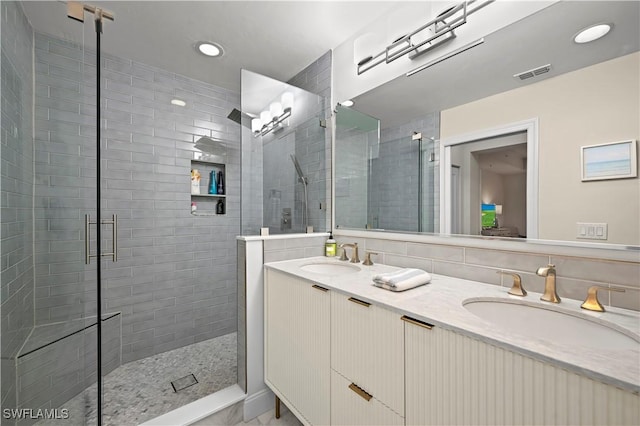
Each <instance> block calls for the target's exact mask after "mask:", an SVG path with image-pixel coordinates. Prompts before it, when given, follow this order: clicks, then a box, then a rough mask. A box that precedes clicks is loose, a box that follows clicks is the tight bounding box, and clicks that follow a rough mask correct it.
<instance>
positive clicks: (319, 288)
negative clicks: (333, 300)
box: [311, 284, 329, 293]
mask: <svg viewBox="0 0 640 426" xmlns="http://www.w3.org/2000/svg"><path fill="white" fill-rule="evenodd" d="M311 287H313V288H315V289H316V290H320V291H324V292H325V293H326V292H327V291H329V289H328V288H324V287H320V286H319V285H317V284H314V285H312V286H311Z"/></svg>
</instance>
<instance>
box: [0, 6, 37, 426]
mask: <svg viewBox="0 0 640 426" xmlns="http://www.w3.org/2000/svg"><path fill="white" fill-rule="evenodd" d="M0 22H1V24H0V27H1V34H2V35H1V39H2V57H1V60H0V73H1V84H2V88H1V92H0V93H1V98H2V99H1V104H0V105H1V107H0V108H2V111H1V115H2V120H1V140H2V142H1V143H0V151H1V152H0V155H1V159H2V163H1V165H0V207H1V208H2V210H1V214H0V218H1V219H0V221H1V225H0V231H1V235H0V260H1V266H0V301H1V305H0V336H1V337H0V352H1V353H0V358H1V369H2V371H1V372H0V376H1V377H2V384H1V385H0V406H1V407H2V408H14V407H16V404H17V401H16V375H15V362H16V361H15V359H16V355H17V354H18V351H19V350H20V347H21V346H22V344H23V343H24V341H25V339H26V338H27V335H28V333H29V332H30V330H31V329H32V327H33V323H34V320H33V309H34V304H33V294H34V269H33V227H32V223H33V130H32V123H33V119H32V117H33V114H32V111H33V102H32V99H33V60H32V58H33V32H32V30H31V26H30V25H29V22H28V21H27V19H26V17H25V15H24V13H23V12H22V8H21V6H20V4H19V3H17V2H13V1H3V2H2V3H0ZM3 424H4V422H3Z"/></svg>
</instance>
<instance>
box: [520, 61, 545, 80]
mask: <svg viewBox="0 0 640 426" xmlns="http://www.w3.org/2000/svg"><path fill="white" fill-rule="evenodd" d="M550 70H551V64H547V65H543V66H541V67H538V68H534V69H532V70H528V71H523V72H521V73H518V74H514V77H515V78H519V79H520V80H526V79H528V78H531V77H536V76H538V75H541V74H545V73H548V72H549V71H550Z"/></svg>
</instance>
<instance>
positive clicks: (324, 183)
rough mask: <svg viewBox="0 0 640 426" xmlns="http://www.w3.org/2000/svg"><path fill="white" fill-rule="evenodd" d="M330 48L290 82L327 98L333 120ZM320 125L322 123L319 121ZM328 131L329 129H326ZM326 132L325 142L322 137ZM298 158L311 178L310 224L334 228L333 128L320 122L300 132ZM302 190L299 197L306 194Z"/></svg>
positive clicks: (326, 107) (320, 228)
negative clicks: (303, 132)
mask: <svg viewBox="0 0 640 426" xmlns="http://www.w3.org/2000/svg"><path fill="white" fill-rule="evenodd" d="M331 55H332V52H331V51H328V52H327V53H325V54H324V55H322V56H321V57H320V58H318V59H317V60H315V61H314V62H313V63H311V64H310V65H309V66H307V67H306V68H305V69H303V70H302V71H300V72H299V73H298V74H296V75H295V76H294V77H293V78H291V79H290V80H289V81H288V82H287V83H288V84H291V85H293V86H296V87H299V88H301V89H304V90H306V91H308V92H311V93H315V94H316V95H319V96H321V97H323V98H324V100H325V105H324V117H325V118H326V119H327V122H328V123H329V122H330V121H331V119H330V117H331V116H332V112H331V103H330V99H331V63H332V56H331ZM318 124H319V123H318ZM325 130H326V131H325ZM321 133H324V141H322V138H321V137H318V136H320V135H321ZM296 138H297V140H299V142H300V143H296V157H298V161H299V162H300V165H301V167H302V170H303V172H304V173H305V175H306V176H307V177H308V178H309V188H308V191H309V224H310V225H312V226H313V228H314V230H315V231H316V232H318V231H327V230H329V229H331V128H330V126H328V127H327V128H326V129H322V128H320V127H319V126H316V123H312V125H309V126H308V129H307V130H306V133H305V134H299V133H298V134H296ZM303 196H304V195H303V193H302V191H300V190H299V191H297V192H296V198H297V199H301V197H303Z"/></svg>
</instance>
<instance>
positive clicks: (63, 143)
mask: <svg viewBox="0 0 640 426" xmlns="http://www.w3.org/2000/svg"><path fill="white" fill-rule="evenodd" d="M16 13H21V11H16ZM60 13H61V14H64V13H65V7H64V4H61V7H60ZM4 32H5V27H4V25H3V37H2V41H3V61H2V85H3V90H2V97H3V108H4V106H5V105H7V103H5V102H4V98H5V96H13V97H14V98H15V99H14V100H17V101H18V102H17V103H14V104H12V105H16V111H14V112H13V113H12V114H11V117H12V118H10V117H9V115H7V116H5V110H4V109H3V111H2V121H3V123H2V127H3V129H4V128H5V126H7V127H11V126H12V125H13V126H15V128H16V129H17V130H16V132H15V137H13V138H11V141H10V142H11V146H6V147H5V145H4V143H3V146H2V156H3V160H4V159H5V158H8V157H9V156H11V155H16V154H17V155H19V156H20V157H19V160H20V161H19V164H18V166H19V168H20V169H19V170H16V171H15V173H16V175H17V179H18V180H20V179H22V181H21V182H20V185H19V188H16V189H18V191H19V193H18V195H14V193H13V189H14V188H10V187H9V185H10V180H11V178H14V177H13V176H10V175H5V174H4V173H3V175H2V192H3V198H2V202H3V204H4V205H3V206H2V208H3V212H4V209H5V207H6V208H9V209H14V210H15V212H16V216H15V217H16V223H19V224H21V225H22V226H23V228H22V229H24V232H23V234H22V235H20V238H19V247H17V248H16V253H20V254H21V255H22V256H23V257H24V263H20V264H18V265H16V268H17V269H22V268H24V270H23V271H21V274H22V275H21V279H22V281H21V283H20V284H22V285H21V286H17V290H16V293H14V294H8V295H7V298H6V299H5V294H3V298H2V302H3V310H2V313H3V318H2V320H3V321H2V322H3V333H2V339H3V342H2V343H3V345H2V347H3V354H2V355H3V376H2V387H3V396H4V394H5V388H11V387H13V389H14V390H15V393H14V394H15V400H14V401H10V400H6V399H5V400H4V401H3V404H2V407H3V408H12V409H14V411H12V412H11V413H10V415H8V416H6V415H5V416H3V423H2V424H5V422H6V424H18V425H21V424H31V423H34V422H38V421H40V420H43V419H47V420H45V422H54V423H57V422H59V424H96V423H97V422H98V420H97V415H98V411H99V410H98V407H99V400H100V398H99V396H98V395H99V392H98V389H97V383H98V382H99V380H98V372H97V371H98V368H97V359H98V344H97V339H98V326H97V317H96V315H97V300H98V298H97V292H96V289H97V282H98V280H97V273H96V269H97V268H96V262H97V259H96V258H94V257H92V255H95V251H96V245H97V240H96V237H95V236H96V225H95V224H94V223H93V222H95V220H96V213H97V208H96V204H97V185H96V174H97V160H96V153H97V149H96V134H97V127H96V124H97V113H96V105H97V97H96V75H97V69H96V53H95V50H94V49H95V45H94V44H93V40H95V31H94V24H93V21H92V20H91V19H88V20H87V21H86V22H85V23H80V22H72V23H70V24H69V25H67V26H66V27H65V31H64V34H65V36H64V39H61V38H56V37H51V36H48V35H44V34H40V33H33V32H32V33H31V36H32V37H33V46H34V47H33V49H34V50H33V52H32V51H30V50H29V51H26V52H25V53H24V54H26V55H28V56H29V58H34V61H33V62H32V64H33V65H32V66H31V67H29V65H28V63H29V62H28V61H22V60H21V58H20V55H22V54H23V53H22V52H19V51H17V50H13V51H11V50H9V49H5V40H6V39H7V38H8V37H5V33H4ZM24 34H27V33H26V32H24V31H23V32H20V30H19V29H15V33H14V34H11V35H10V36H9V37H11V38H12V39H14V40H17V39H20V37H22V36H23V35H24ZM90 40H91V42H89V41H90ZM32 55H33V56H32ZM5 57H6V58H5ZM5 59H6V60H5ZM21 64H27V65H24V66H23V68H22V69H21V68H20V66H21ZM5 88H8V89H12V90H9V91H8V92H5ZM19 88H21V89H19ZM31 93H33V94H34V96H30V94H31ZM18 108H21V111H18V110H17V109H18ZM30 109H33V111H34V112H35V114H34V117H33V122H34V123H35V126H34V127H33V128H34V129H35V130H33V131H32V126H31V121H30V117H29V110H30ZM19 119H21V121H19ZM16 120H18V121H16ZM10 122H11V123H10ZM3 142H4V140H3ZM12 150H13V152H12ZM29 152H31V153H33V154H32V155H31V156H29ZM30 172H31V173H32V176H33V178H32V179H33V186H32V188H33V189H32V192H31V193H29V191H30V189H29V187H28V182H26V181H27V180H28V179H29V177H28V176H29V173H30ZM9 173H13V172H12V171H9ZM25 183H27V184H25ZM5 193H6V194H7V195H6V197H5V196H4V194H5ZM29 196H31V200H29ZM18 197H19V198H18ZM14 200H15V201H14ZM14 203H15V204H18V203H19V206H18V207H14V206H13V204H14ZM4 220H5V216H4V214H3V222H4ZM12 226H13V224H7V227H12ZM5 229H7V228H5V223H3V235H2V241H3V247H2V248H3V255H4V252H5V248H7V247H8V245H10V244H16V242H15V241H12V242H9V241H8V240H9V238H5V237H6V235H4V231H5ZM30 229H33V232H32V233H31V232H29V230H30ZM30 258H32V259H33V264H34V265H35V267H34V268H32V269H29V268H28V267H27V266H24V267H23V266H22V265H27V264H28V263H30V262H29V259H30ZM5 278H6V276H5V275H3V279H2V282H3V286H4V284H5ZM12 297H13V299H12ZM16 298H20V300H21V303H22V304H23V305H24V306H21V307H20V308H19V309H20V311H21V312H11V313H9V317H8V318H5V317H4V314H5V312H6V310H5V305H9V304H11V302H12V300H14V301H15V299H16ZM5 300H6V303H5ZM17 315H22V316H24V318H20V321H19V324H20V330H19V331H17V332H16V333H12V334H5V330H4V327H5V325H7V326H8V327H12V324H15V323H16V322H15V317H16V316H17ZM9 337H14V340H13V341H9V342H6V341H5V339H8V338H9ZM5 343H7V346H5ZM7 347H8V348H9V349H7ZM11 348H17V349H11ZM6 349H7V350H9V351H10V353H8V354H7V355H9V356H10V359H11V361H10V362H5V353H4V351H5V350H6ZM5 371H8V372H9V374H5ZM7 376H9V377H7ZM10 392H11V391H10Z"/></svg>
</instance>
